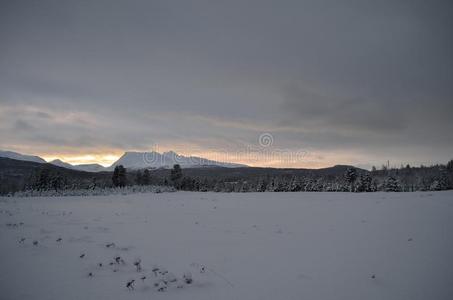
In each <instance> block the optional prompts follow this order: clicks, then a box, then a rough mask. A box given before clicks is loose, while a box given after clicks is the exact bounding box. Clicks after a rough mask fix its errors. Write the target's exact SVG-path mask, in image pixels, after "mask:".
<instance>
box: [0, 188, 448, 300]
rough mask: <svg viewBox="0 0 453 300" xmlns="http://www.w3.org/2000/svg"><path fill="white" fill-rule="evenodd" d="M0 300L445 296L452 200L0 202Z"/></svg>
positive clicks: (421, 196)
mask: <svg viewBox="0 0 453 300" xmlns="http://www.w3.org/2000/svg"><path fill="white" fill-rule="evenodd" d="M60 238H61V240H59V239H60ZM57 240H58V241H57ZM34 241H37V245H33V242H34ZM110 243H114V245H111V244H110ZM109 244H110V246H109V247H107V245H109ZM81 257H82V258H81ZM115 257H120V259H119V260H118V261H119V264H117V263H116V261H115ZM136 259H141V266H142V269H143V270H142V271H141V272H137V271H136V267H135V266H134V265H133V262H134V260H136ZM121 260H124V263H123V262H122V261H121ZM99 263H102V266H100V265H99ZM154 268H156V269H157V268H159V271H155V273H156V274H157V275H155V274H154V272H153V269H154ZM165 270H167V271H168V273H167V274H164V275H162V274H161V273H166V272H165ZM185 272H186V273H187V272H190V273H191V275H192V277H193V282H192V283H191V284H187V283H185V282H184V280H183V276H182V274H183V273H185ZM90 273H91V274H92V276H89V274H90ZM173 275H174V277H176V279H177V281H176V282H171V281H172V279H173ZM143 276H146V279H144V280H141V279H140V278H141V277H143ZM132 279H135V283H134V284H133V287H134V290H129V289H128V288H126V283H127V282H128V281H130V280H132ZM163 281H166V282H167V285H165V284H164V283H163ZM155 282H157V283H158V284H159V287H162V288H166V290H165V291H164V292H159V291H157V289H158V288H157V287H155V286H154V283H155ZM178 286H179V287H178ZM0 299H5V300H9V299H46V300H48V299H58V300H60V299H197V300H203V299H209V300H212V299H240V300H243V299H245V300H246V299H260V300H263V299H323V300H326V299H348V300H354V299H360V300H363V299H380V300H381V299H386V300H389V299H411V300H414V299H423V300H425V299H446V300H447V299H453V192H431V193H370V194H349V193H247V194H221V193H191V192H176V193H162V194H137V195H128V196H121V195H115V196H99V197H64V198H0Z"/></svg>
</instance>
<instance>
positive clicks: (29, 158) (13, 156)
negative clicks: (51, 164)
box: [0, 150, 46, 163]
mask: <svg viewBox="0 0 453 300" xmlns="http://www.w3.org/2000/svg"><path fill="white" fill-rule="evenodd" d="M0 157H6V158H11V159H17V160H25V161H33V162H37V163H45V162H46V161H45V160H44V159H42V158H41V157H39V156H34V155H25V154H20V153H17V152H13V151H2V150H0Z"/></svg>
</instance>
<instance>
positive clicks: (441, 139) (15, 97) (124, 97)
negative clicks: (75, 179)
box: [0, 0, 453, 164]
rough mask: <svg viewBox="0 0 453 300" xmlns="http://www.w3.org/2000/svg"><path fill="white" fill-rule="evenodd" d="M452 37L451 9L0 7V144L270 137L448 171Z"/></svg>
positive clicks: (225, 4) (319, 150)
mask: <svg viewBox="0 0 453 300" xmlns="http://www.w3.org/2000/svg"><path fill="white" fill-rule="evenodd" d="M451 28H453V5H452V4H451V1H417V0H415V1H358V0H357V1H353V0H348V1H314V0H312V1H266V0H264V1H258V0H256V1H48V0H43V1H20V0H19V1H3V2H2V3H1V4H0V44H1V45H2V46H1V47H0V113H1V114H2V118H3V120H0V126H1V127H0V134H1V144H0V146H1V147H3V148H14V149H20V150H23V149H29V150H28V152H30V153H34V152H36V151H38V152H42V153H48V152H49V151H50V150H48V151H47V152H46V147H47V148H49V149H50V148H52V149H54V151H59V149H60V148H58V147H59V146H60V147H61V151H63V150H65V151H66V149H68V148H70V147H78V148H79V149H80V152H83V151H88V152H89V151H94V149H100V148H102V149H137V150H138V149H146V148H149V147H151V145H155V144H165V145H168V146H169V147H170V146H171V145H172V144H174V145H177V144H184V143H186V144H190V145H195V146H197V147H199V148H201V149H203V148H206V149H208V148H209V149H213V148H217V149H223V148H225V147H232V148H235V147H236V148H237V147H243V146H244V145H247V144H251V143H256V140H257V137H258V136H259V134H260V133H262V132H270V133H272V134H273V135H274V139H275V143H276V144H278V147H280V148H285V149H286V148H288V149H300V148H304V149H308V150H309V151H310V152H311V153H312V155H313V156H316V157H324V158H325V159H324V161H326V164H329V163H332V162H338V163H364V164H365V163H369V162H373V163H379V162H382V161H386V160H387V159H392V160H395V161H409V162H414V163H417V162H424V163H426V162H438V161H445V160H447V159H449V158H451V157H450V156H451V153H453V142H452V141H453V139H452V136H451V132H453V122H452V121H451V113H452V112H453V104H452V103H453V55H452V54H451V53H453V38H452V36H453V34H452V29H451ZM12 112H13V113H12ZM14 149H13V150H14ZM340 153H341V154H340ZM347 153H350V154H349V155H347ZM37 154H39V153H37Z"/></svg>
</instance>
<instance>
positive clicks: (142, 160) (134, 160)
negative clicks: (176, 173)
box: [0, 151, 248, 172]
mask: <svg viewBox="0 0 453 300" xmlns="http://www.w3.org/2000/svg"><path fill="white" fill-rule="evenodd" d="M0 157H5V158H11V159H16V160H22V161H32V162H37V163H49V164H52V165H55V166H58V167H62V168H67V169H72V170H78V171H85V172H103V171H113V169H114V168H115V167H116V166H118V165H123V166H124V167H125V168H128V169H133V170H138V169H146V168H148V169H159V168H164V169H169V168H172V167H173V165H175V164H179V165H180V166H181V168H202V167H207V166H211V167H225V168H239V167H248V166H246V165H242V164H235V163H228V162H219V161H215V160H209V159H206V158H203V157H198V156H184V155H180V154H178V153H176V152H174V151H166V152H163V153H159V152H156V151H151V152H140V151H125V152H124V153H123V155H122V156H121V157H119V158H118V159H117V160H116V161H115V162H114V163H113V164H112V165H110V166H109V167H104V166H102V165H100V164H79V165H73V164H70V163H68V162H65V161H62V160H61V159H54V160H52V161H49V162H47V161H46V160H44V159H43V158H41V157H39V156H32V155H24V154H21V153H18V152H13V151H0Z"/></svg>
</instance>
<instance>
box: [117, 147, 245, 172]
mask: <svg viewBox="0 0 453 300" xmlns="http://www.w3.org/2000/svg"><path fill="white" fill-rule="evenodd" d="M175 164H179V165H180V166H181V167H182V168H200V167H208V166H211V167H212V166H216V167H226V168H237V167H246V166H245V165H241V164H233V163H224V162H218V161H214V160H209V159H206V158H202V157H196V156H184V155H180V154H178V153H176V152H174V151H166V152H163V153H159V152H155V151H152V152H135V151H127V152H125V153H124V154H123V155H122V156H121V157H120V158H119V159H118V160H117V161H116V162H115V163H113V164H112V165H111V166H110V167H109V169H113V168H114V167H116V166H118V165H123V166H124V167H125V168H129V169H145V168H153V169H156V168H172V167H173V165H175Z"/></svg>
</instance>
